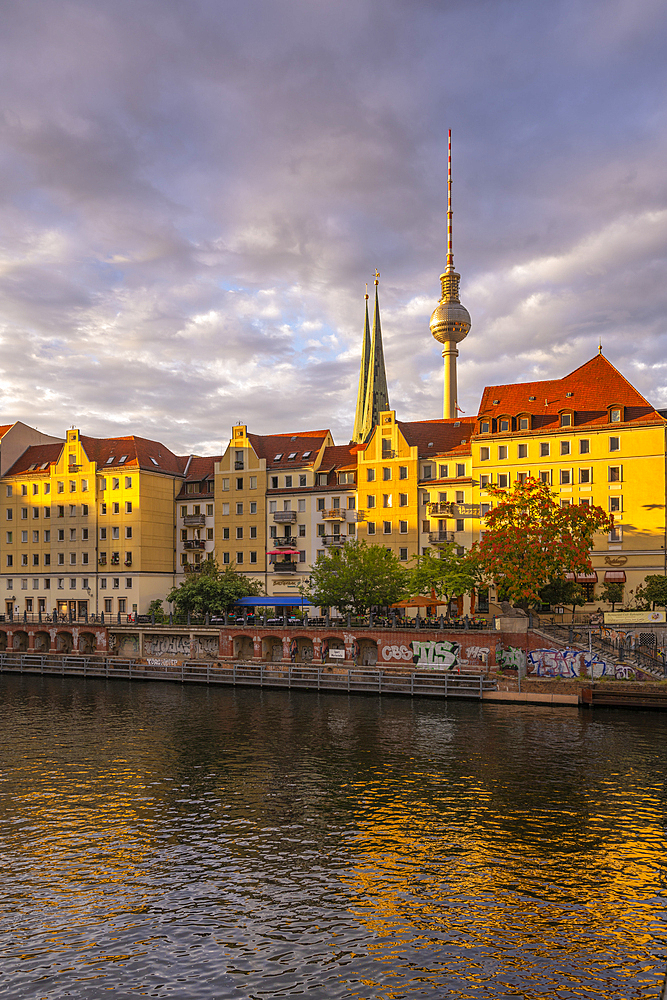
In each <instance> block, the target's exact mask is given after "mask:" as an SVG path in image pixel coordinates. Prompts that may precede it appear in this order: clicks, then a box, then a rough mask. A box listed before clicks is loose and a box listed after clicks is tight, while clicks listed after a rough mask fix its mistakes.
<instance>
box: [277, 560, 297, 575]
mask: <svg viewBox="0 0 667 1000" xmlns="http://www.w3.org/2000/svg"><path fill="white" fill-rule="evenodd" d="M296 569H297V563H295V562H277V563H273V571H274V573H296Z"/></svg>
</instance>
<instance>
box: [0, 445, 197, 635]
mask: <svg viewBox="0 0 667 1000" xmlns="http://www.w3.org/2000/svg"><path fill="white" fill-rule="evenodd" d="M186 461H187V459H183V458H179V457H178V456H176V455H174V454H173V453H172V452H171V451H169V449H168V448H165V446H164V445H163V444H160V443H159V442H157V441H149V440H147V439H145V438H139V437H135V436H130V437H121V438H91V437H85V436H82V435H81V434H80V433H79V431H78V430H74V429H72V430H69V431H67V437H66V441H65V442H64V443H58V444H46V445H32V446H30V447H28V448H26V450H25V451H24V452H23V453H22V455H21V456H20V458H18V459H17V460H16V461H15V462H14V463H13V465H12V466H11V468H9V469H8V470H7V472H6V473H5V475H4V476H2V481H1V483H0V492H1V494H2V500H3V506H4V513H3V514H2V515H1V516H2V520H3V521H4V531H3V533H2V537H0V559H1V561H2V567H1V568H2V577H3V578H4V584H3V582H2V581H0V588H2V589H3V590H4V592H5V608H6V610H7V611H9V610H10V609H11V610H12V611H13V612H14V613H15V614H16V613H19V614H22V613H23V612H24V611H27V612H28V613H36V612H38V611H40V610H41V611H43V612H49V613H50V612H52V611H54V610H57V611H58V612H59V613H61V614H66V613H70V614H73V615H77V616H81V615H83V614H86V613H88V614H91V613H100V612H105V613H106V614H113V615H117V614H119V613H120V614H126V613H130V612H137V611H138V612H140V613H141V612H145V611H146V610H147V607H148V604H149V602H150V601H151V600H154V599H155V598H164V596H165V594H166V593H167V592H168V590H169V589H170V588H171V586H172V585H173V583H174V581H175V570H176V565H175V559H176V544H175V542H176V539H175V521H174V513H175V507H174V502H175V498H176V496H177V494H178V492H179V490H180V485H181V482H182V479H183V470H184V467H185V464H186Z"/></svg>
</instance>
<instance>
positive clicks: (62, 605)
mask: <svg viewBox="0 0 667 1000" xmlns="http://www.w3.org/2000/svg"><path fill="white" fill-rule="evenodd" d="M58 614H59V615H67V601H58Z"/></svg>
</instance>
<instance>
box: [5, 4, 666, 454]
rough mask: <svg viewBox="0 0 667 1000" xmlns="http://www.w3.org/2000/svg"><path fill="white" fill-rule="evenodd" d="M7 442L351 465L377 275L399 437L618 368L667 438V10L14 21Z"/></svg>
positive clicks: (448, 9)
mask: <svg viewBox="0 0 667 1000" xmlns="http://www.w3.org/2000/svg"><path fill="white" fill-rule="evenodd" d="M0 17H1V25H2V28H1V31H0V95H1V96H0V103H1V105H2V110H1V114H0V128H1V130H2V131H1V140H0V384H1V388H2V394H3V400H2V403H3V405H2V413H1V414H0V419H2V421H3V422H5V421H7V422H9V421H12V420H14V419H23V420H25V421H27V422H28V423H30V424H32V425H34V426H38V427H40V428H41V429H43V430H45V431H47V432H49V433H54V434H63V433H64V430H65V428H66V427H68V426H70V425H76V426H79V427H81V429H82V430H83V431H84V432H86V433H89V434H96V435H102V436H105V435H111V434H127V433H132V432H134V433H138V434H142V435H144V436H147V437H156V438H158V439H160V440H162V441H164V442H165V444H167V445H169V446H170V447H172V448H173V449H174V450H177V451H179V452H184V453H185V452H189V451H197V452H199V453H209V454H210V453H211V452H217V451H219V450H220V449H221V447H222V446H223V445H224V443H225V442H226V440H227V438H228V437H229V428H230V425H231V424H232V423H233V422H236V421H237V420H243V421H244V422H246V423H247V424H248V425H249V426H250V427H251V428H252V429H253V430H255V431H258V432H260V433H271V432H278V431H292V430H306V429H310V428H320V427H330V428H331V429H332V431H333V433H334V436H335V438H336V440H337V441H339V442H345V441H347V440H348V439H349V437H350V434H351V429H352V422H353V415H354V403H355V397H356V388H357V379H358V364H359V354H360V343H361V331H362V316H363V293H364V286H365V282H366V281H369V282H370V281H372V277H371V276H372V272H373V270H374V269H375V268H376V267H377V268H378V269H379V271H380V273H381V279H380V281H381V284H380V295H381V303H382V310H383V332H384V338H385V352H386V360H387V369H388V378H389V392H390V399H391V403H392V406H393V407H395V408H396V410H397V411H398V416H399V418H401V419H406V420H407V419H419V418H433V417H439V416H441V414H442V360H441V357H440V354H439V351H438V345H437V344H436V343H435V341H434V340H433V339H432V337H431V335H430V333H429V329H428V320H429V316H430V313H431V311H432V309H433V308H434V306H435V304H436V301H437V298H438V296H439V282H438V275H439V274H440V271H441V270H442V268H443V266H444V260H445V220H446V162H447V161H446V152H447V129H448V128H451V129H452V132H453V142H454V153H453V159H454V239H455V244H454V250H455V261H456V265H457V269H458V270H459V271H460V273H461V275H462V281H461V299H462V301H463V302H464V304H465V305H466V306H467V307H468V309H469V311H470V313H471V316H472V321H473V326H472V330H471V332H470V334H469V336H468V338H467V340H466V341H465V342H464V343H463V344H462V346H461V349H460V361H459V365H460V367H459V401H460V404H461V406H462V408H463V409H464V410H465V412H466V413H473V412H475V410H476V407H477V404H478V401H479V397H480V394H481V390H482V388H483V386H484V385H485V384H492V383H498V382H513V381H518V380H522V379H526V378H552V377H557V376H559V375H562V374H565V373H566V372H567V371H570V370H571V369H573V368H575V367H576V366H578V365H579V364H581V363H582V362H584V361H585V360H587V359H588V358H589V357H590V356H592V355H593V354H594V353H595V352H596V350H597V345H598V342H599V339H600V338H601V339H602V343H603V348H604V352H605V354H606V355H607V357H609V359H610V360H611V361H612V362H613V363H614V364H615V365H616V366H617V367H618V368H620V370H621V371H622V372H623V373H624V374H625V375H626V377H628V378H629V379H630V381H632V382H633V383H634V384H635V385H636V386H637V387H638V388H639V389H640V390H641V391H643V392H644V393H645V394H646V395H647V396H648V397H649V399H650V400H651V401H652V402H653V403H655V404H656V405H661V406H667V259H666V258H667V253H666V247H667V170H666V169H665V164H666V162H667V127H666V116H667V100H666V98H667V93H666V90H667V88H666V86H665V84H666V81H667V60H666V59H665V44H666V42H667V5H666V4H665V2H664V0H549V2H548V3H545V2H544V0H383V2H379V0H377V2H375V0H335V2H331V0H329V2H324V0H2V3H1V4H0Z"/></svg>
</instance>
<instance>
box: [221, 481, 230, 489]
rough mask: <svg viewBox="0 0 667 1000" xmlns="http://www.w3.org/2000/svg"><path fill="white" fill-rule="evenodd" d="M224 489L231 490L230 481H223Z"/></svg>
mask: <svg viewBox="0 0 667 1000" xmlns="http://www.w3.org/2000/svg"><path fill="white" fill-rule="evenodd" d="M222 488H223V490H228V489H229V479H223V480H222Z"/></svg>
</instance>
